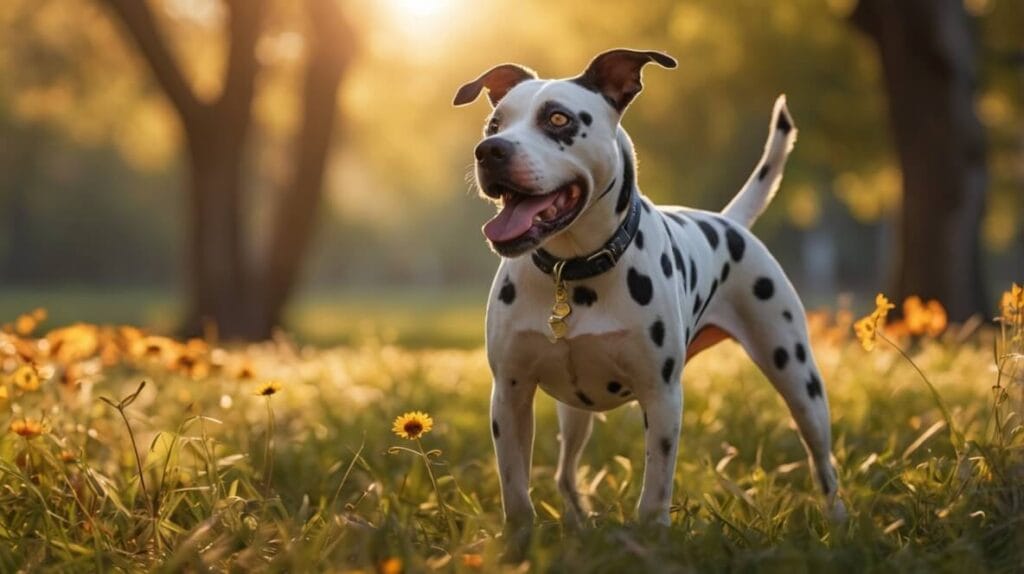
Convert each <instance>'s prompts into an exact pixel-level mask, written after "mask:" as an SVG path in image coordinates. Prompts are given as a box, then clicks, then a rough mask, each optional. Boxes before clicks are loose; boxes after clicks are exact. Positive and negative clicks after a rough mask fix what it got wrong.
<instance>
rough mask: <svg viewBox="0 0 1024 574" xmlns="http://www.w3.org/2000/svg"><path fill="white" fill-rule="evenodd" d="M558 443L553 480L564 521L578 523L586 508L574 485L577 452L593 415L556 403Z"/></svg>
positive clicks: (586, 435)
mask: <svg viewBox="0 0 1024 574" xmlns="http://www.w3.org/2000/svg"><path fill="white" fill-rule="evenodd" d="M556 408H557V410H558V428H559V442H560V443H561V446H560V448H559V451H558V470H557V471H556V472H555V482H557V483H558V490H559V492H561V493H562V499H563V500H564V501H565V518H566V522H568V523H569V524H572V525H579V524H580V523H581V522H582V521H583V519H584V518H586V516H587V514H588V513H589V510H588V509H587V508H586V505H585V504H584V501H583V500H582V499H581V498H580V493H579V490H578V488H577V486H576V466H577V465H578V464H579V462H580V453H581V452H583V447H584V446H586V444H587V440H588V439H589V438H590V431H591V430H592V429H593V427H594V415H593V414H592V413H590V412H588V411H584V410H580V409H577V408H574V407H571V406H569V405H567V404H565V403H562V402H557V403H556Z"/></svg>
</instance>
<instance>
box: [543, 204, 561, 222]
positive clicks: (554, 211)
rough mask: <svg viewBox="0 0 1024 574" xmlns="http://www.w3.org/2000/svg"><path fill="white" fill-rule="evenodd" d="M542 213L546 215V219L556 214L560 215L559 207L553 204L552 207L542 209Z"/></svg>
mask: <svg viewBox="0 0 1024 574" xmlns="http://www.w3.org/2000/svg"><path fill="white" fill-rule="evenodd" d="M540 214H541V216H543V217H544V219H551V218H552V217H554V216H555V215H558V208H557V207H555V206H554V205H552V206H551V207H549V208H547V209H545V210H544V211H542V212H541V213H540Z"/></svg>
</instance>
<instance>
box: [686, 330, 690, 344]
mask: <svg viewBox="0 0 1024 574" xmlns="http://www.w3.org/2000/svg"><path fill="white" fill-rule="evenodd" d="M686 344H687V345H689V344H690V328H689V327H687V328H686Z"/></svg>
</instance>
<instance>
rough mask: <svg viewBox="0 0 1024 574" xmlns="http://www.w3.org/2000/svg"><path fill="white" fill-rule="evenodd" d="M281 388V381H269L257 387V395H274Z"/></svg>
mask: <svg viewBox="0 0 1024 574" xmlns="http://www.w3.org/2000/svg"><path fill="white" fill-rule="evenodd" d="M280 390H281V383H280V381H267V382H265V383H263V384H262V385H260V386H259V387H257V388H256V395H257V396H260V397H272V396H274V395H276V394H277V392H278V391H280Z"/></svg>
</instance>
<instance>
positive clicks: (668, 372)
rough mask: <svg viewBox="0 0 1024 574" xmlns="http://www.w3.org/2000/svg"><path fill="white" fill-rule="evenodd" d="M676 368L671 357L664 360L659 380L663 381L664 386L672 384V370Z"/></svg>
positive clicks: (674, 361)
mask: <svg viewBox="0 0 1024 574" xmlns="http://www.w3.org/2000/svg"><path fill="white" fill-rule="evenodd" d="M675 368H676V360H675V359H673V358H672V357H669V358H667V359H665V364H664V365H662V366H661V378H662V379H664V380H665V384H668V383H671V382H672V370H673V369H675Z"/></svg>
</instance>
